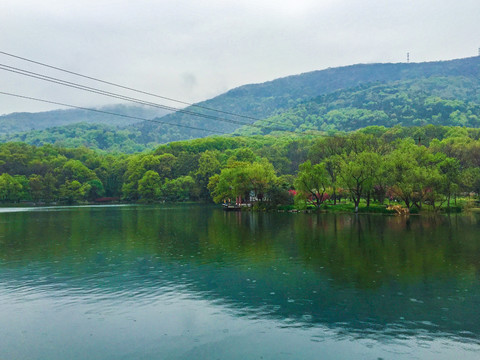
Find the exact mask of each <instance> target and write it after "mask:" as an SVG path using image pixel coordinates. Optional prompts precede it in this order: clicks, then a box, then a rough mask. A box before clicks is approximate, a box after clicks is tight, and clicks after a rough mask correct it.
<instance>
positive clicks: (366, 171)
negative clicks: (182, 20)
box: [340, 151, 381, 212]
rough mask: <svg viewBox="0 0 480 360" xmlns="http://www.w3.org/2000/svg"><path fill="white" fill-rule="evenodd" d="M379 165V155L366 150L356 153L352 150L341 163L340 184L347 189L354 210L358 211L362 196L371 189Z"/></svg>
mask: <svg viewBox="0 0 480 360" xmlns="http://www.w3.org/2000/svg"><path fill="white" fill-rule="evenodd" d="M380 166H381V158H380V155H378V154H376V153H373V152H368V151H363V152H360V153H358V154H357V153H354V152H352V153H351V155H350V156H349V157H348V158H346V159H345V161H344V163H343V164H342V170H341V172H340V179H341V184H342V185H343V187H344V188H346V189H347V190H348V191H349V193H350V197H351V198H352V200H353V203H354V205H355V212H358V206H359V204H360V200H361V198H362V196H364V195H365V193H366V192H368V191H372V189H373V185H374V182H375V178H376V177H377V176H378V173H379V170H380Z"/></svg>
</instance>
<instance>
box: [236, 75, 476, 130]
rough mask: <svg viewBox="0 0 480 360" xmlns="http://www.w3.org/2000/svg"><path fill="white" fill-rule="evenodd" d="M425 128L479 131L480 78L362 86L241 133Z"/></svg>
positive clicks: (309, 103) (301, 106)
mask: <svg viewBox="0 0 480 360" xmlns="http://www.w3.org/2000/svg"><path fill="white" fill-rule="evenodd" d="M427 124H432V125H444V126H466V127H472V128H478V127H480V79H475V78H467V77H465V76H450V77H443V76H442V77H436V76H433V77H428V78H420V79H415V80H403V81H396V82H388V83H381V84H378V83H375V84H364V85H360V86H358V87H354V88H350V89H345V90H339V91H335V92H332V93H329V94H325V95H321V96H319V97H316V98H315V99H313V100H310V101H306V102H303V103H301V104H298V105H296V106H295V107H293V108H291V109H288V110H286V111H284V112H282V113H280V114H277V115H274V116H272V117H270V118H268V119H265V120H261V121H258V122H256V123H255V125H257V126H258V127H255V128H252V127H244V128H242V129H241V130H240V131H239V133H241V134H243V135H248V134H267V133H270V132H272V130H271V127H273V126H274V127H275V128H283V129H288V130H291V131H297V132H298V131H306V130H320V131H332V130H334V131H354V130H357V129H361V128H364V127H367V126H375V125H377V126H386V127H393V126H395V125H401V126H422V125H427Z"/></svg>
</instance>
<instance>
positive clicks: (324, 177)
mask: <svg viewBox="0 0 480 360" xmlns="http://www.w3.org/2000/svg"><path fill="white" fill-rule="evenodd" d="M294 185H295V189H297V190H298V191H299V192H301V194H303V196H304V197H305V198H308V197H311V198H313V199H314V203H315V206H316V207H320V205H322V203H323V202H324V201H325V199H326V198H327V196H326V195H327V188H328V187H329V186H330V185H331V182H330V176H329V174H328V171H327V169H326V165H325V163H320V164H316V165H312V163H311V162H310V160H307V161H306V162H304V163H303V164H301V165H300V167H299V172H298V175H297V178H296V179H295V182H294Z"/></svg>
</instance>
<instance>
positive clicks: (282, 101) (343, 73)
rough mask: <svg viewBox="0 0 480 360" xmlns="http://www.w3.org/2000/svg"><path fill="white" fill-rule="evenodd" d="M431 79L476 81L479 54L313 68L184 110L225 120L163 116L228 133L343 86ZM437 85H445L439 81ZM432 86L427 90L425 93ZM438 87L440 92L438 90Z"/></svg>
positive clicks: (153, 128)
mask: <svg viewBox="0 0 480 360" xmlns="http://www.w3.org/2000/svg"><path fill="white" fill-rule="evenodd" d="M432 77H442V78H444V79H445V81H446V82H447V84H448V82H449V79H450V78H454V79H455V80H452V81H455V82H458V81H460V82H461V80H462V79H463V80H464V81H465V86H469V85H467V83H468V82H469V81H471V82H473V83H475V84H476V83H478V81H479V79H480V57H471V58H465V59H458V60H450V61H438V62H425V63H409V64H407V63H397V64H360V65H352V66H346V67H339V68H331V69H326V70H320V71H313V72H308V73H304V74H300V75H294V76H288V77H285V78H281V79H277V80H273V81H269V82H265V83H263V84H252V85H245V86H241V87H238V88H236V89H233V90H230V91H228V92H226V93H225V94H222V95H219V96H217V97H215V98H213V99H210V100H207V101H204V102H200V103H198V104H196V106H191V107H188V108H187V109H185V110H186V111H192V112H196V113H200V114H203V115H206V116H212V117H218V118H222V119H224V120H225V121H219V120H215V119H212V118H202V117H196V116H192V115H189V114H185V113H180V112H177V113H174V114H169V115H166V116H164V117H163V118H162V119H161V120H162V121H166V122H169V123H178V124H184V125H189V126H194V127H200V128H202V129H210V130H216V131H222V132H227V133H228V132H232V131H234V130H236V129H238V128H239V127H240V126H241V123H249V124H250V123H252V122H255V121H256V120H259V119H264V118H267V117H270V116H272V115H276V114H279V113H282V112H284V111H286V110H288V109H292V108H294V107H295V106H296V105H298V104H301V103H304V102H306V101H309V100H310V99H312V98H315V97H318V96H320V95H325V94H331V93H335V94H338V91H339V90H346V89H351V88H355V87H358V86H364V85H373V84H377V85H378V84H388V83H392V82H399V81H406V80H420V79H428V78H432ZM437 85H439V86H444V85H442V84H440V83H438V84H437ZM458 86H459V87H461V86H462V85H460V84H459V85H458ZM475 86H476V85H475ZM432 89H433V88H432ZM432 89H426V91H430V90H432ZM436 91H437V92H438V93H440V94H441V89H440V88H439V89H437V90H436ZM459 91H460V90H459ZM463 91H464V92H466V93H468V92H469V90H468V88H465V89H463ZM332 96H335V95H332ZM206 108H213V109H217V110H220V111H223V112H228V113H235V114H242V115H243V116H246V117H248V118H245V117H243V118H241V117H234V116H231V115H228V114H225V113H216V112H212V111H208V110H206ZM297 125H299V124H297ZM134 127H135V128H136V129H138V130H140V131H141V132H142V134H143V137H145V138H147V139H148V141H151V142H166V141H172V140H181V139H190V138H197V137H204V136H207V135H209V133H208V132H205V131H199V130H187V129H182V128H174V127H172V126H165V125H159V124H153V123H146V122H142V123H138V124H135V125H134Z"/></svg>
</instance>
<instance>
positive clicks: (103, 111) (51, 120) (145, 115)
mask: <svg viewBox="0 0 480 360" xmlns="http://www.w3.org/2000/svg"><path fill="white" fill-rule="evenodd" d="M96 110H99V111H98V112H94V111H88V110H81V109H67V110H52V111H45V112H38V113H26V112H25V113H12V114H7V115H2V116H0V134H12V133H16V132H23V131H30V130H41V129H47V128H51V127H55V126H63V125H70V124H76V123H82V122H83V123H90V124H107V125H113V126H126V125H131V124H134V123H138V122H141V121H142V120H141V119H153V118H155V117H159V116H163V115H165V114H166V113H167V112H166V111H165V110H159V109H156V108H150V107H146V106H138V105H125V104H119V105H109V106H103V107H100V108H97V109H96ZM109 113H115V114H122V115H126V116H131V117H137V118H139V119H132V118H128V117H119V116H115V115H111V114H109Z"/></svg>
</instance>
